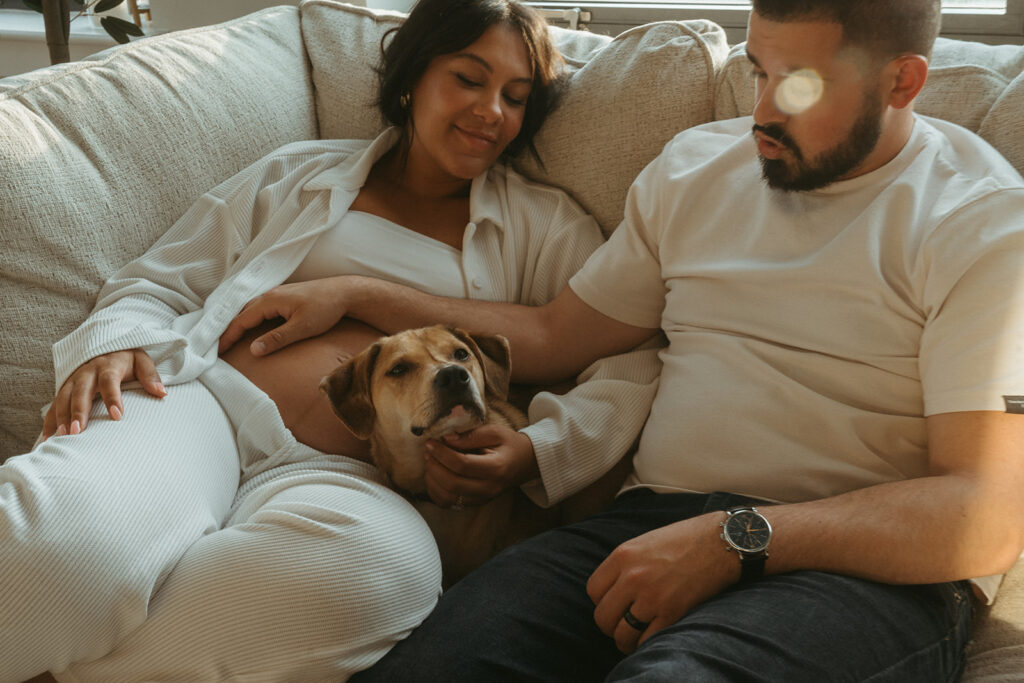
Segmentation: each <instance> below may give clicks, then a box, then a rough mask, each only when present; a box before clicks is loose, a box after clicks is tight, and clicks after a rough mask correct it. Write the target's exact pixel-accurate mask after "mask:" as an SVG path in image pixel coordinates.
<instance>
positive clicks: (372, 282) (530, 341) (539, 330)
mask: <svg viewBox="0 0 1024 683" xmlns="http://www.w3.org/2000/svg"><path fill="white" fill-rule="evenodd" d="M333 282H334V287H335V288H336V296H337V297H338V300H339V301H341V302H342V303H341V304H340V306H339V308H340V309H341V310H343V312H344V314H345V315H349V316H352V317H354V318H358V319H360V320H362V321H364V322H366V323H368V324H370V325H372V326H374V327H376V328H377V329H379V330H382V331H384V332H388V333H390V334H393V333H395V332H398V331H400V330H404V329H408V328H410V327H422V326H425V325H434V324H437V323H441V324H448V325H455V326H457V327H461V328H463V329H465V330H467V331H470V332H482V333H486V334H500V335H502V336H504V337H506V338H507V339H508V340H509V344H510V345H511V347H512V359H513V362H512V368H513V379H514V380H515V381H516V382H525V383H529V384H549V383H553V382H557V381H560V380H563V379H566V378H569V377H573V376H575V375H576V374H578V373H579V372H580V371H582V370H583V369H584V368H586V367H587V366H588V365H590V364H591V363H593V362H594V361H595V360H597V359H598V358H603V357H605V356H610V355H613V354H616V353H622V352H623V351H628V350H630V349H632V348H634V347H636V346H638V345H640V344H641V343H642V342H644V341H645V340H647V339H649V338H650V337H651V336H653V335H654V334H656V333H657V332H658V330H656V329H647V328H641V327H634V326H632V325H628V324H626V323H622V322H619V321H617V320H614V319H612V318H609V317H607V316H605V315H603V314H602V313H600V312H598V311H596V310H595V309H593V308H591V307H590V306H588V305H587V304H586V303H584V302H583V301H582V300H580V299H579V297H577V296H576V295H575V294H574V293H573V292H572V290H571V289H569V288H568V287H566V288H565V289H563V290H562V292H561V293H560V294H559V295H558V296H556V297H555V299H554V300H553V301H551V302H549V303H547V304H545V305H543V306H524V305H521V304H510V303H494V302H487V301H475V300H469V299H449V298H444V297H437V296H432V295H429V294H424V293H423V292H420V291H417V290H415V289H412V288H410V287H405V286H403V285H397V284H394V283H392V282H386V281H383V280H376V279H374V278H367V277H359V276H343V277H338V278H334V279H333Z"/></svg>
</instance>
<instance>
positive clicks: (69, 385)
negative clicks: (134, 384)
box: [43, 349, 167, 440]
mask: <svg viewBox="0 0 1024 683" xmlns="http://www.w3.org/2000/svg"><path fill="white" fill-rule="evenodd" d="M131 380H138V381H139V383H140V384H141V385H142V388H143V389H145V390H146V391H147V392H148V393H150V394H151V395H153V396H156V397H157V398H163V397H164V396H166V395H167V390H166V389H164V385H163V384H162V383H161V381H160V375H159V374H158V373H157V371H156V366H155V365H154V364H153V359H152V358H150V357H149V355H148V354H147V353H146V352H145V351H143V350H142V349H132V350H130V351H114V352H113V353H106V354H103V355H102V356H96V357H95V358H93V359H92V360H90V361H88V362H86V363H83V364H82V365H80V366H79V367H78V368H77V369H76V370H75V371H74V372H73V373H71V376H70V377H68V378H67V380H66V381H65V382H64V384H63V385H62V386H61V388H60V391H58V392H57V396H56V398H54V399H53V403H52V404H51V405H50V409H49V410H47V411H46V417H45V418H44V419H43V439H44V440H45V439H48V438H50V437H51V436H53V435H54V434H57V435H58V436H64V435H65V434H78V433H80V432H81V431H82V430H83V429H85V427H86V425H87V424H88V422H89V411H90V410H91V409H92V401H93V399H94V398H95V397H96V394H97V393H98V394H99V395H100V397H101V398H102V399H103V403H104V404H106V406H107V414H109V415H110V417H111V418H112V419H114V420H120V419H121V417H123V416H124V403H122V402H121V384H123V383H124V382H127V381H131Z"/></svg>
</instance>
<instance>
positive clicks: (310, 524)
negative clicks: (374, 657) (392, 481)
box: [231, 482, 441, 637]
mask: <svg viewBox="0 0 1024 683" xmlns="http://www.w3.org/2000/svg"><path fill="white" fill-rule="evenodd" d="M231 529H232V530H234V531H248V532H250V533H249V534H248V536H249V543H248V544H247V546H248V547H246V548H244V549H242V548H239V550H240V551H242V552H245V553H246V554H255V555H256V556H265V555H267V554H270V555H279V554H280V556H279V557H278V558H277V560H276V561H275V560H274V559H271V558H267V559H266V561H263V562H261V563H253V562H246V563H244V565H245V566H246V567H248V569H246V570H245V571H247V572H248V571H266V570H267V569H268V568H273V570H272V571H271V574H272V575H266V574H264V575H262V576H260V577H253V580H258V581H260V583H261V594H263V595H266V594H267V591H268V590H269V591H279V592H280V593H281V594H282V595H285V594H287V595H290V596H291V598H290V599H291V600H299V599H301V600H304V601H305V600H310V601H315V602H316V603H317V604H319V605H323V606H325V608H326V609H334V610H335V611H336V614H337V615H338V618H339V619H340V620H343V621H346V622H347V623H349V624H351V625H353V626H354V627H356V628H357V629H362V630H363V631H364V632H367V633H369V632H379V633H381V634H395V633H402V634H404V633H406V632H407V631H408V630H409V629H411V628H413V627H414V626H416V625H417V624H418V623H419V622H420V621H422V620H423V619H424V618H425V617H426V615H427V614H428V613H429V612H430V610H431V609H432V608H433V606H434V605H435V603H436V602H437V599H438V597H439V595H440V591H441V563H440V558H439V556H438V552H437V546H436V544H435V543H434V539H433V536H432V535H431V533H430V530H429V528H428V527H427V525H426V523H425V522H424V521H423V519H422V517H420V516H419V514H418V513H417V512H416V511H415V509H413V508H412V506H411V505H409V503H408V502H407V501H405V500H404V499H403V498H401V497H400V496H398V495H396V494H394V493H393V492H392V491H390V490H387V489H385V488H384V487H381V486H380V485H378V484H372V483H369V484H367V483H365V482H357V483H356V484H355V485H354V487H353V486H339V485H335V484H324V483H317V484H305V485H299V486H293V487H290V488H288V489H286V490H283V491H278V492H277V493H276V494H275V495H273V496H272V497H271V498H270V499H269V500H268V501H267V502H266V503H265V504H264V505H262V506H261V507H260V508H259V510H258V511H257V512H255V513H254V514H253V515H252V516H250V518H249V519H248V520H246V521H245V522H243V523H241V524H239V525H236V526H234V527H232V528H231ZM232 565H233V566H238V564H237V563H232ZM258 568H260V569H258ZM314 577H315V579H316V580H315V581H313V580H310V579H312V578H314ZM268 584H273V585H268ZM274 585H276V588H274V587H273V586H274ZM296 592H299V593H304V594H305V595H304V596H302V597H297V596H296ZM389 637H390V636H389Z"/></svg>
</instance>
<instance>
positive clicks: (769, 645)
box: [608, 572, 971, 683]
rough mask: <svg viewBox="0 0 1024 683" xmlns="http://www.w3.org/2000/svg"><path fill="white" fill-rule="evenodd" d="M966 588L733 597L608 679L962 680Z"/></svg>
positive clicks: (799, 581)
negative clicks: (960, 678)
mask: <svg viewBox="0 0 1024 683" xmlns="http://www.w3.org/2000/svg"><path fill="white" fill-rule="evenodd" d="M970 592H971V591H970V587H969V585H967V584H966V583H965V582H959V583H954V584H936V585H930V586H890V585H885V584H878V583H873V582H870V581H862V580H859V579H854V578H850V577H845V576H838V575H835V574H825V573H821V572H796V573H793V574H785V575H780V576H773V577H768V578H766V579H764V580H762V581H760V582H758V583H756V584H752V585H751V586H749V587H742V588H738V589H733V590H731V591H727V592H725V593H723V594H721V595H719V596H717V597H716V598H713V599H711V600H709V601H707V602H705V603H704V604H702V605H700V606H699V607H697V608H696V609H694V610H693V611H692V612H691V613H690V614H688V615H687V616H686V617H684V618H683V619H681V620H680V621H679V622H677V623H676V624H674V625H673V626H670V627H668V628H666V629H663V630H662V631H660V632H658V633H657V634H656V635H654V636H653V637H651V638H650V639H649V640H648V641H646V642H645V643H644V644H643V646H641V647H640V648H639V649H638V650H637V651H636V653H635V654H633V655H632V656H630V657H627V658H626V659H624V660H623V661H622V662H621V663H620V664H619V665H618V666H617V667H616V668H615V669H614V670H613V671H612V673H611V674H610V675H609V677H608V680H609V681H644V682H645V683H648V682H650V683H654V682H656V681H672V682H676V681H701V683H717V682H721V683H726V682H729V683H732V682H735V681H751V682H756V681H764V682H765V683H776V682H777V681H787V683H801V682H803V681H807V682H808V683H824V682H826V681H873V682H875V683H882V682H883V681H892V682H893V683H913V682H914V681H921V682H922V683H938V682H942V681H956V680H958V679H959V677H960V673H961V672H962V670H963V665H964V662H965V659H964V647H965V645H966V643H967V640H968V638H969V636H970V617H971V607H970V600H971V598H970Z"/></svg>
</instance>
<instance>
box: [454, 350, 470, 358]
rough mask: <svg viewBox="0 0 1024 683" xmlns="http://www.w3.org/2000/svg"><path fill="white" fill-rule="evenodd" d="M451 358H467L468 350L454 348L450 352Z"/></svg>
mask: <svg viewBox="0 0 1024 683" xmlns="http://www.w3.org/2000/svg"><path fill="white" fill-rule="evenodd" d="M452 358H454V359H455V360H469V351H467V350H466V349H463V348H458V349H455V352H454V353H453V354H452Z"/></svg>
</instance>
